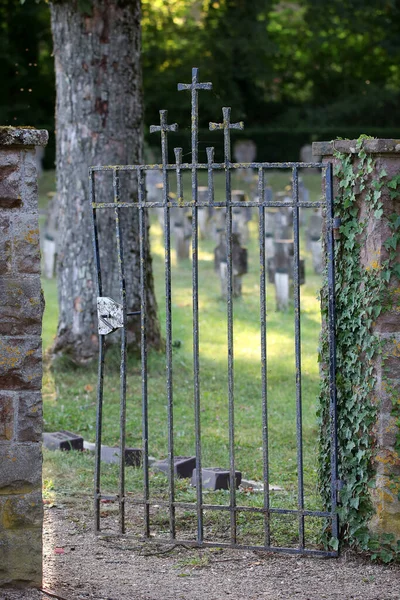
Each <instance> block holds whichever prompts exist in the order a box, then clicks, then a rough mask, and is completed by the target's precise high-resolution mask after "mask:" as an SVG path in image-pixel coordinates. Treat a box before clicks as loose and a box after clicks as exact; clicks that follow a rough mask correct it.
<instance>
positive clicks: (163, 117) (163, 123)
mask: <svg viewBox="0 0 400 600" xmlns="http://www.w3.org/2000/svg"><path fill="white" fill-rule="evenodd" d="M167 116H168V111H167V110H160V124H159V125H150V133H155V132H156V131H161V153H162V162H163V164H164V165H167V164H168V146H167V133H168V131H176V130H177V129H178V124H177V123H172V124H171V125H168V123H167Z"/></svg>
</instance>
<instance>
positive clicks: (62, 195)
mask: <svg viewBox="0 0 400 600" xmlns="http://www.w3.org/2000/svg"><path fill="white" fill-rule="evenodd" d="M80 4H81V5H82V3H80ZM88 4H89V5H91V7H92V8H91V12H90V14H88V13H83V12H82V11H81V10H80V9H79V8H78V4H77V1H76V0H58V1H57V2H55V1H54V2H53V4H52V5H51V16H52V19H51V20H52V31H53V40H54V57H55V70H56V86H57V108H56V123H57V126H56V129H57V194H58V200H59V205H60V218H59V243H58V269H57V271H58V295H59V310H60V313H59V322H58V332H57V338H56V341H55V345H54V351H55V352H57V353H62V354H68V355H69V356H70V357H71V358H72V359H73V360H74V361H75V362H78V363H85V362H88V361H89V360H91V359H92V358H93V356H94V355H95V354H96V351H97V346H98V337H97V311H96V295H97V294H96V279H95V277H96V272H95V265H94V255H93V245H92V217H91V206H90V202H89V195H88V167H89V166H92V165H113V164H114V165H115V164H122V165H123V164H135V163H139V162H140V161H141V160H142V144H143V131H142V122H143V103H142V87H141V68H140V0H129V2H126V1H124V0H90V2H89V3H88ZM136 198H137V181H136V176H135V174H134V173H133V172H130V173H128V172H126V173H121V199H123V200H124V201H128V199H129V200H132V201H134V200H135V199H136ZM112 199H113V186H112V174H111V173H110V172H107V173H101V174H99V175H96V200H97V201H99V202H104V201H108V202H110V201H112ZM120 213H121V215H120V220H121V227H122V237H123V249H124V263H125V277H126V285H127V302H128V311H129V312H131V311H135V310H138V309H139V307H140V296H139V227H138V211H137V209H135V208H132V209H130V208H128V209H122V210H121V211H120ZM97 215H98V224H99V241H100V247H101V270H102V280H103V288H104V289H103V294H102V295H103V296H111V297H112V298H113V299H114V300H116V301H117V302H120V301H121V298H120V292H119V286H118V260H117V247H116V238H115V216H114V210H113V209H104V210H98V211H97ZM148 237H149V236H147V240H148ZM146 244H147V252H146V254H147V257H148V260H147V276H146V290H147V317H148V342H149V344H151V345H153V346H156V347H158V346H159V345H160V331H159V325H158V321H157V306H156V300H155V296H154V285H153V275H152V265H151V257H150V247H149V242H148V241H147V242H146ZM128 323H129V332H128V343H129V344H130V346H133V347H138V344H139V340H140V318H138V317H129V318H128Z"/></svg>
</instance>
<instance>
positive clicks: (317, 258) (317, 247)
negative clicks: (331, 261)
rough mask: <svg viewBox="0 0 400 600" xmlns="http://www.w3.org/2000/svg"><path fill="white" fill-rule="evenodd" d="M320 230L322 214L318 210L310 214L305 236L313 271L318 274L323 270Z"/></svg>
mask: <svg viewBox="0 0 400 600" xmlns="http://www.w3.org/2000/svg"><path fill="white" fill-rule="evenodd" d="M317 211H318V209H317ZM321 232H322V216H321V214H320V212H314V213H313V214H312V215H311V217H310V221H309V224H308V228H307V237H308V239H309V245H310V250H311V255H312V262H313V267H314V272H315V273H317V274H318V275H320V274H321V273H322V270H323V261H322V240H321Z"/></svg>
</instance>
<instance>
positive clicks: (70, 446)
mask: <svg viewBox="0 0 400 600" xmlns="http://www.w3.org/2000/svg"><path fill="white" fill-rule="evenodd" d="M42 439H43V446H44V447H45V448H47V449H48V450H83V437H81V436H80V435H76V434H75V433H72V432H71V431H54V432H53V433H49V432H45V433H43V435H42Z"/></svg>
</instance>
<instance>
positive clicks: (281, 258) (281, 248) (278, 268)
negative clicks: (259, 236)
mask: <svg viewBox="0 0 400 600" xmlns="http://www.w3.org/2000/svg"><path fill="white" fill-rule="evenodd" d="M292 248H293V244H292V242H291V241H286V240H279V241H278V242H275V257H274V262H275V273H274V283H275V298H276V310H278V311H286V310H287V309H288V308H289V300H290V277H289V271H290V262H291V256H290V252H291V251H292Z"/></svg>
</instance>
